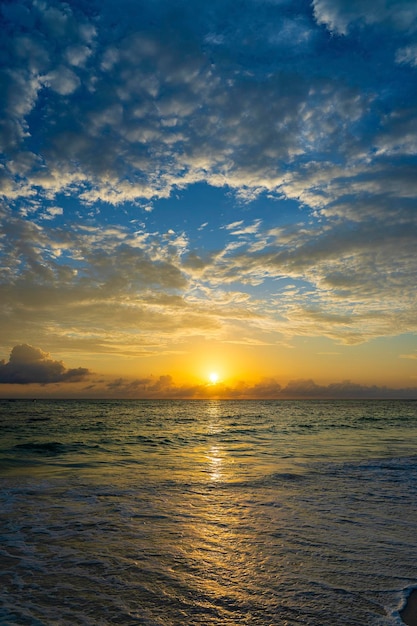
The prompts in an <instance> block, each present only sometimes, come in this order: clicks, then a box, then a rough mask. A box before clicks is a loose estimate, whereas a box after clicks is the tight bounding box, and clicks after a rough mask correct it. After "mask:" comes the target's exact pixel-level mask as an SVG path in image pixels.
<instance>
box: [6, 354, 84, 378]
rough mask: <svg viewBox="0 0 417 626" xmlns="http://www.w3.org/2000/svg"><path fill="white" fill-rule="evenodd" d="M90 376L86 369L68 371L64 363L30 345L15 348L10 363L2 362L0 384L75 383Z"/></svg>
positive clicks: (79, 368)
mask: <svg viewBox="0 0 417 626" xmlns="http://www.w3.org/2000/svg"><path fill="white" fill-rule="evenodd" d="M88 374H89V371H88V369H86V368H84V367H78V368H75V369H67V368H66V367H65V365H64V364H63V363H62V361H54V360H53V359H52V358H51V356H50V354H49V353H48V352H44V351H43V350H41V349H40V348H35V347H34V346H30V345H28V344H21V345H17V346H14V348H13V349H12V351H11V353H10V358H9V361H8V362H5V361H4V360H2V361H0V384H18V385H28V384H30V383H39V384H41V385H47V384H49V383H73V382H79V381H81V380H83V379H84V378H85V377H86V376H87V375H88Z"/></svg>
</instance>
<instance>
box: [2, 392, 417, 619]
mask: <svg viewBox="0 0 417 626" xmlns="http://www.w3.org/2000/svg"><path fill="white" fill-rule="evenodd" d="M0 427H1V446H0V448H1V449H0V471H1V480H0V485H1V492H0V525H1V535H2V540H1V543H0V583H1V592H0V624H2V625H9V624H10V625H12V624H18V625H19V626H25V625H28V626H43V625H47V626H50V625H61V624H62V625H68V626H75V625H86V626H92V625H95V626H106V625H107V624H121V625H124V626H129V625H132V626H133V625H136V624H143V625H146V626H184V625H185V626H186V625H197V624H198V625H204V626H210V625H216V626H231V625H239V626H245V625H247V626H256V625H262V626H270V625H275V624H277V625H283V626H292V625H296V624H297V625H303V626H344V625H350V626H366V625H370V626H388V625H394V624H401V623H402V622H401V620H400V615H399V611H400V609H401V608H402V607H403V606H404V603H405V599H406V597H407V594H408V593H409V592H410V590H411V589H412V588H414V587H416V586H417V456H416V451H417V402H413V401H392V402H391V401H365V402H362V401H346V402H344V401H343V402H333V401H303V402H292V401H276V402H275V401H263V402H259V401H248V402H246V401H216V400H212V401H112V402H109V401H98V402H90V401H39V400H38V401H37V402H28V401H27V402H24V401H16V402H10V401H9V402H8V401H2V402H0Z"/></svg>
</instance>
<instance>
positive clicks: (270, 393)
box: [106, 375, 417, 400]
mask: <svg viewBox="0 0 417 626" xmlns="http://www.w3.org/2000/svg"><path fill="white" fill-rule="evenodd" d="M106 388H107V390H108V391H110V392H111V394H112V397H117V398H143V399H158V398H161V399H175V398H178V399H192V398H196V399H210V398H213V397H215V398H219V399H224V400H227V399H231V400H233V399H235V400H244V399H257V400H262V399H264V400H338V399H339V400H345V399H346V400H349V399H351V400H377V399H404V400H408V399H417V387H409V388H401V389H395V388H390V387H386V386H379V385H361V384H359V383H355V382H352V381H350V380H345V381H341V382H337V383H330V384H328V385H319V384H317V383H316V382H314V380H312V379H300V380H293V381H290V382H289V383H288V384H287V385H285V386H282V385H281V384H280V383H279V382H278V381H277V380H275V379H274V378H268V379H264V380H261V381H260V382H258V383H255V384H247V383H244V382H237V383H236V384H235V385H227V384H223V383H218V384H216V385H215V386H213V385H207V384H203V385H202V384H197V385H176V384H175V382H174V379H173V378H172V376H170V375H163V376H159V377H149V378H146V379H135V380H129V379H124V378H118V379H116V380H114V381H111V382H109V383H107V385H106Z"/></svg>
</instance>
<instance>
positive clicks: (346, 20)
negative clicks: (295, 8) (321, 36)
mask: <svg viewBox="0 0 417 626" xmlns="http://www.w3.org/2000/svg"><path fill="white" fill-rule="evenodd" d="M313 7H314V15H315V17H316V19H317V21H318V22H319V23H320V24H326V26H328V28H329V29H330V30H332V31H335V32H337V33H340V34H343V35H346V34H347V32H348V30H349V28H350V27H351V26H352V25H353V24H355V23H359V24H362V25H363V24H377V23H381V22H389V23H390V24H394V26H395V28H397V29H398V30H409V29H415V28H416V25H417V24H416V23H417V8H416V6H415V4H414V3H413V2H409V1H408V0H396V1H394V2H386V0H313Z"/></svg>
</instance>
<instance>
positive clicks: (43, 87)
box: [0, 0, 417, 398]
mask: <svg viewBox="0 0 417 626" xmlns="http://www.w3.org/2000/svg"><path fill="white" fill-rule="evenodd" d="M0 28H1V39H0V147H1V150H0V194H1V198H0V263H1V268H2V269H1V273H0V320H1V323H0V397H4V398H9V397H86V398H145V397H149V398H206V397H209V398H211V397H219V398H226V397H230V398H251V397H253V398H306V397H325V398H327V397H358V398H362V397H414V398H416V397H417V310H416V283H417V280H416V279H417V276H416V269H417V255H416V243H417V202H416V200H417V172H416V163H417V115H416V114H417V3H416V2H415V0H212V1H211V2H206V1H204V2H203V1H202V0H195V1H194V2H189V0H118V1H117V2H114V0H72V1H71V2H68V3H66V2H60V1H59V0H16V1H10V0H3V1H2V2H1V5H0Z"/></svg>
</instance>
